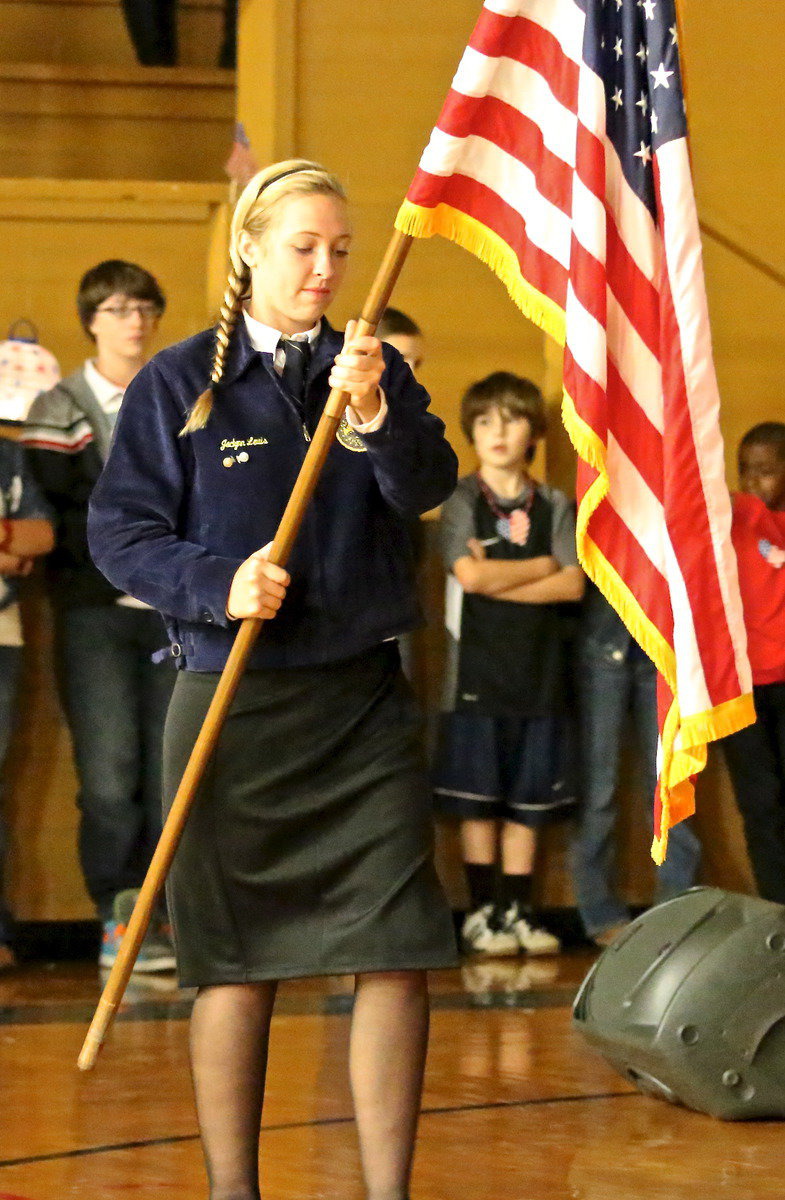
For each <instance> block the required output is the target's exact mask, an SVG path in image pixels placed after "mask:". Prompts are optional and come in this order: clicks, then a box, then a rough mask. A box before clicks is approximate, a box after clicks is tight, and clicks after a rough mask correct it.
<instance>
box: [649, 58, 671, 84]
mask: <svg viewBox="0 0 785 1200" xmlns="http://www.w3.org/2000/svg"><path fill="white" fill-rule="evenodd" d="M649 74H650V75H651V77H652V79H653V80H654V86H655V87H656V88H658V87H664V88H670V84H669V83H668V80H669V79H670V77H671V75H672V74H673V71H666V70H665V63H664V62H661V63H660V65H659V66H658V67H657V70H656V71H649Z"/></svg>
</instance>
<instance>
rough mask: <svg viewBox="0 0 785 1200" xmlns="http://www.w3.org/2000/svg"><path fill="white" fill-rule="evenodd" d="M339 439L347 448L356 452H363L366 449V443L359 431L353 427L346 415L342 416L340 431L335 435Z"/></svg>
mask: <svg viewBox="0 0 785 1200" xmlns="http://www.w3.org/2000/svg"><path fill="white" fill-rule="evenodd" d="M335 436H336V437H337V438H338V441H339V442H340V443H341V445H342V446H344V447H345V448H346V449H347V450H354V451H355V453H362V452H363V451H365V450H366V445H365V443H364V441H363V440H362V438H361V437H360V435H359V433H357V432H356V430H354V429H352V427H351V425H350V424H349V422H348V421H347V420H346V417H341V423H340V425H339V426H338V432H337V434H336V435H335Z"/></svg>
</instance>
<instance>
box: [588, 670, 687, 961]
mask: <svg viewBox="0 0 785 1200" xmlns="http://www.w3.org/2000/svg"><path fill="white" fill-rule="evenodd" d="M578 686H579V699H580V733H581V756H580V761H581V809H580V813H579V816H578V826H577V830H576V835H575V838H574V841H573V845H572V872H573V884H574V887H575V897H576V901H577V904H578V911H579V913H580V916H581V920H582V922H583V925H584V928H585V930H586V932H587V934H588V935H589V936H590V937H592V936H595V935H596V934H598V933H602V932H603V931H604V930H606V929H609V928H610V927H611V926H613V925H618V924H620V923H622V922H624V921H628V920H629V919H630V912H629V909H628V907H627V905H626V904H625V903H624V901H623V900H622V899H621V897H620V896H619V895H618V894H617V892H616V890H615V886H614V880H613V859H614V832H615V825H616V813H617V808H616V789H617V784H618V774H619V755H620V751H621V746H622V737H623V735H624V732H625V724H626V720H627V717H628V715H629V716H630V717H631V719H632V723H633V726H634V728H635V732H636V735H637V739H638V746H639V762H640V770H641V776H642V780H641V783H642V786H641V788H640V795H641V797H642V798H645V801H646V804H647V812H648V821H649V826H650V828H653V799H654V787H655V784H656V757H657V676H656V672H655V670H654V667H653V666H652V664H651V663H650V662H649V661H648V660H647V659H643V658H634V659H632V660H628V659H627V658H619V659H618V660H615V659H613V658H612V657H611V656H610V655H609V654H606V655H603V656H602V657H601V656H599V655H597V656H595V655H589V654H583V655H582V656H581V659H580V675H579V680H578ZM700 857H701V847H700V842H699V841H698V839H697V837H696V836H695V833H694V831H693V829H692V827H691V822H690V821H686V822H685V821H682V822H680V824H678V825H676V826H675V827H674V828H673V829H672V830H671V831H670V836H669V839H668V856H667V858H666V860H665V862H664V863H663V865H662V866H661V867H660V868H659V869H658V872H657V900H658V901H661V900H666V899H667V898H668V897H669V896H675V895H677V894H678V893H679V892H683V891H685V890H686V889H687V888H690V887H692V886H693V884H694V883H695V877H696V875H697V871H698V866H699V864H700Z"/></svg>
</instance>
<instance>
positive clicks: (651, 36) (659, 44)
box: [582, 0, 687, 216]
mask: <svg viewBox="0 0 785 1200" xmlns="http://www.w3.org/2000/svg"><path fill="white" fill-rule="evenodd" d="M582 7H583V8H584V9H585V11H586V29H585V34H584V43H583V57H584V59H585V61H586V63H587V64H588V66H590V67H591V68H592V70H593V71H595V72H596V73H597V74H598V75H599V76H600V78H601V79H602V80H603V82H604V85H605V96H606V102H607V116H606V134H607V136H608V139H609V140H610V142H611V143H612V144H613V147H614V149H615V150H616V153H617V154H618V156H619V161H620V162H621V167H622V170H623V172H624V175H625V178H626V180H627V182H628V183H629V185H630V187H631V188H632V190H633V191H634V192H635V193H636V194H637V195H638V196H639V197H640V199H641V200H642V201H643V202H644V204H645V205H646V207H647V208H648V209H649V211H650V213H651V214H652V216H654V215H655V212H656V202H655V192H654V178H653V171H652V166H651V163H652V157H653V155H654V153H655V152H656V151H657V150H658V149H659V148H660V146H662V145H664V143H665V142H669V141H673V140H674V139H675V138H683V137H686V135H687V121H686V117H685V113H684V96H683V93H682V86H681V72H680V70H679V53H678V29H677V25H676V12H675V7H674V4H673V0H582Z"/></svg>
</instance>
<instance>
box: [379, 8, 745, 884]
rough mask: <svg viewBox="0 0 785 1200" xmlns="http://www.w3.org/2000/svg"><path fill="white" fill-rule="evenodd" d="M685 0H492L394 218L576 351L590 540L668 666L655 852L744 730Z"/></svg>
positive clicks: (581, 540) (590, 561)
mask: <svg viewBox="0 0 785 1200" xmlns="http://www.w3.org/2000/svg"><path fill="white" fill-rule="evenodd" d="M686 134H687V129H686V119H685V109H684V98H683V92H682V86H681V75H680V69H679V54H678V30H677V24H676V14H675V9H674V4H673V0H486V3H485V4H484V6H483V9H482V12H481V15H480V18H479V20H478V22H477V25H476V27H475V29H474V32H473V34H472V36H471V39H470V42H469V46H468V48H467V49H466V52H465V54H464V56H463V59H462V60H461V63H460V65H459V67H458V71H457V74H456V76H455V78H454V80H453V84H452V87H451V89H450V92H449V94H448V96H447V99H446V101H445V104H444V107H443V109H442V113H441V116H440V117H439V121H438V124H437V127H436V128H435V129H434V131H433V134H432V135H431V139H430V142H429V144H428V146H427V148H426V150H425V152H424V154H423V156H422V159H421V162H420V166H419V169H418V171H417V174H416V176H415V178H414V181H413V183H412V185H411V188H410V189H409V192H408V193H407V198H406V200H405V201H404V203H403V205H402V207H401V210H400V212H399V214H398V218H397V221H396V225H397V226H398V228H399V229H401V230H402V231H403V232H405V233H408V234H412V235H414V236H416V237H427V236H430V235H431V234H434V233H438V234H442V235H443V236H445V237H448V238H451V239H452V240H453V241H455V242H457V243H459V244H460V245H463V246H465V247H466V248H467V249H468V250H471V251H472V252H473V253H475V254H476V255H478V257H480V258H481V259H483V261H485V262H487V263H488V265H489V266H491V267H492V268H493V269H494V270H495V271H496V273H497V274H498V275H499V276H500V278H501V279H502V280H503V281H504V283H505V284H506V286H507V288H508V290H509V292H510V295H511V296H512V297H513V299H514V300H515V301H516V303H517V304H518V305H519V307H520V308H521V309H522V311H523V312H524V313H525V314H526V315H527V316H529V317H531V319H532V320H534V321H535V322H537V324H539V325H540V326H541V327H542V328H543V329H545V330H546V331H547V332H548V333H550V334H551V335H552V336H553V337H555V338H556V339H557V340H558V341H559V342H561V343H562V344H563V345H564V398H563V409H562V411H563V416H564V421H565V424H566V426H567V429H568V431H569V434H570V437H571V439H572V441H573V444H574V446H575V448H576V450H577V452H578V455H579V465H578V484H577V494H578V551H579V555H580V559H581V562H582V564H583V566H584V567H585V569H586V571H587V573H588V574H589V575H590V576H591V577H592V578H593V579H594V580H595V582H596V583H597V584H598V585H599V587H600V588H601V589H602V591H603V592H604V593H605V595H606V596H607V597H608V598H609V600H610V601H611V602H612V604H613V605H614V607H615V608H616V609H617V611H618V612H619V613H620V614H621V616H622V618H623V619H624V621H625V622H626V624H627V626H628V628H629V629H630V631H631V632H632V634H633V635H634V636H635V638H636V639H637V641H638V642H639V643H640V644H641V645H642V646H643V648H644V649H645V650H646V652H647V653H648V654H649V656H650V657H651V658H652V660H653V661H654V663H655V664H656V666H657V668H658V671H659V673H660V677H661V678H660V730H661V737H660V747H659V751H660V754H659V766H660V782H659V785H658V789H657V796H656V798H655V838H654V845H653V847H652V853H653V854H654V857H655V859H657V861H662V859H663V857H664V855H665V850H666V846H667V832H668V829H669V828H670V827H671V826H672V825H674V824H675V823H676V822H677V821H679V820H681V819H682V818H684V817H686V816H688V815H689V814H690V813H691V812H692V811H693V809H694V793H693V787H692V779H693V776H694V775H695V773H696V772H697V771H699V770H700V769H701V768H702V767H703V766H704V765H705V762H706V745H707V742H709V741H711V740H712V739H714V738H718V737H723V736H725V735H726V734H728V733H731V732H733V731H734V730H736V729H739V728H742V727H743V726H744V725H747V724H749V723H750V722H751V721H752V720H754V710H753V706H752V699H751V696H750V692H751V677H750V671H749V664H748V662H747V657H746V635H745V632H744V625H743V618H742V610H741V601H740V598H739V589H738V577H737V570H736V560H735V556H734V554H733V549H732V546H731V540H730V518H731V513H730V501H729V496H728V491H727V487H726V484H725V478H724V456H723V446H722V438H721V435H720V431H719V396H718V391H717V384H716V378H715V374H714V367H713V364H712V355H711V343H710V335H709V325H708V315H707V307H706V297H705V289H704V283H703V268H702V260H701V249H700V239H699V233H698V222H697V216H696V210H695V201H694V197H693V192H692V183H691V177H690V166H689V157H688V150H687V140H686Z"/></svg>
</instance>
